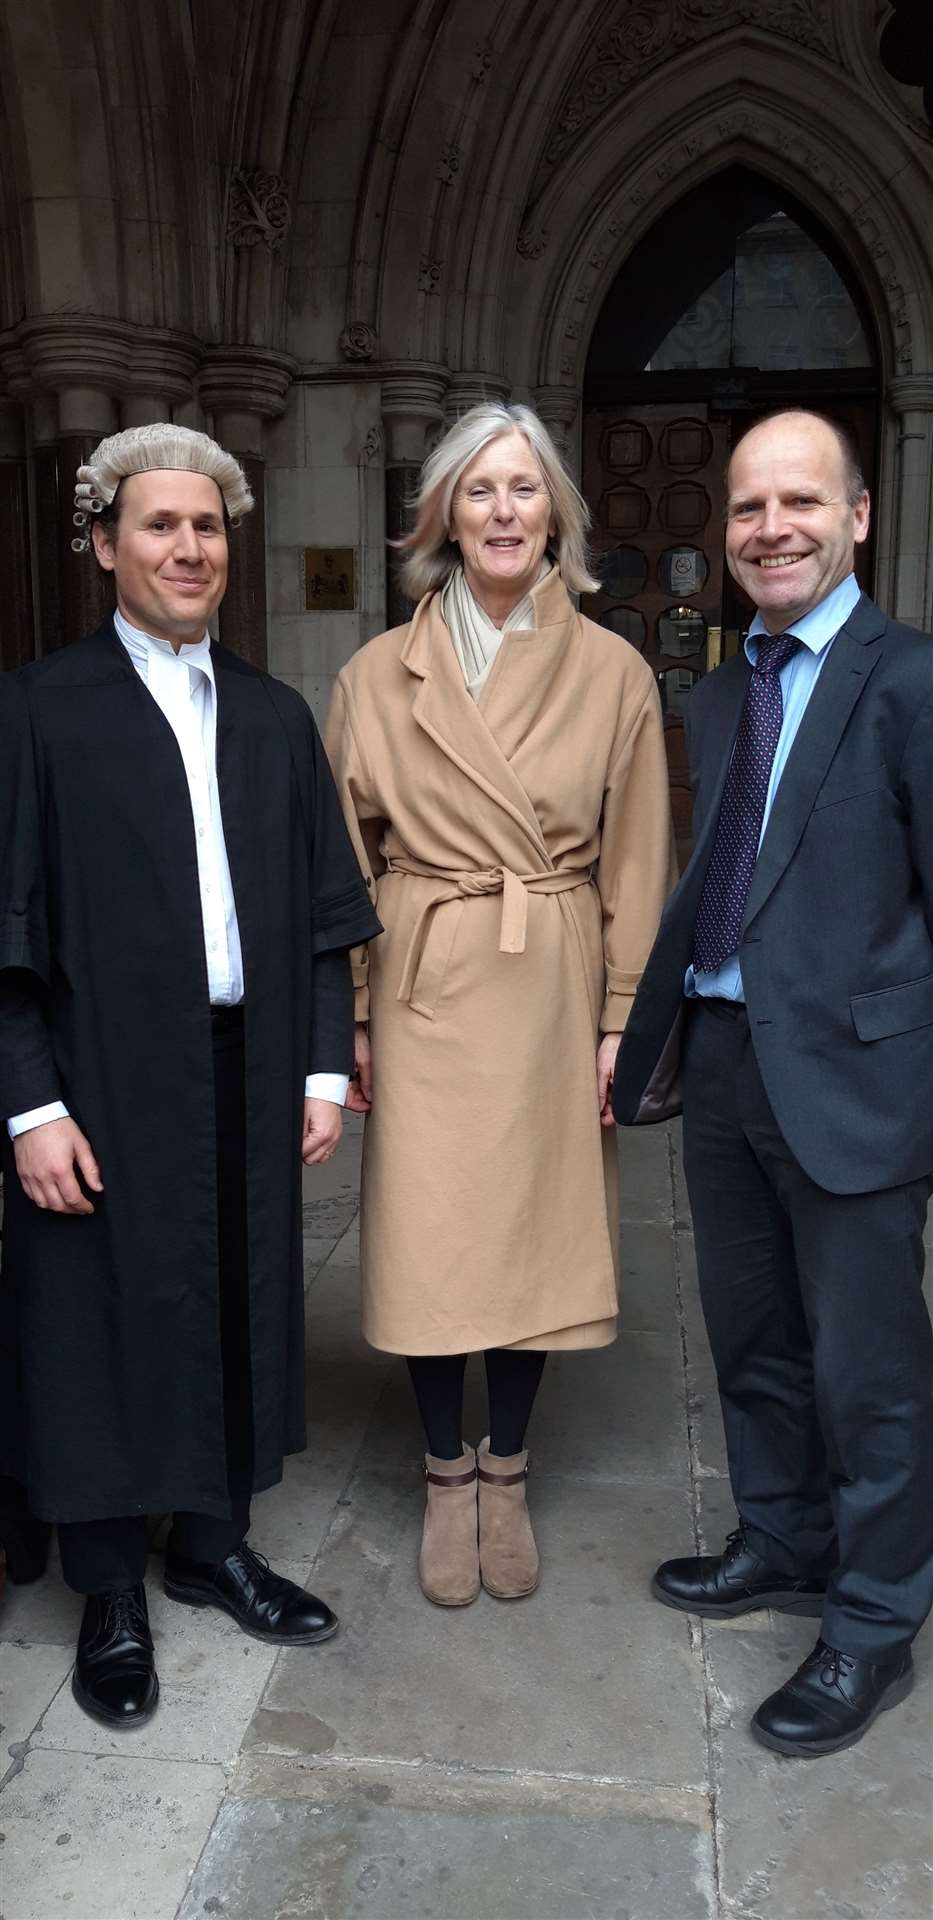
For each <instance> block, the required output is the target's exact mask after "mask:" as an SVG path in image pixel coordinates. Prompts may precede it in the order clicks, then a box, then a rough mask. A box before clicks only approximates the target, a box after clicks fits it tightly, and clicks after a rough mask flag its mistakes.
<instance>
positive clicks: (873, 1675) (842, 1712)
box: [752, 1640, 914, 1759]
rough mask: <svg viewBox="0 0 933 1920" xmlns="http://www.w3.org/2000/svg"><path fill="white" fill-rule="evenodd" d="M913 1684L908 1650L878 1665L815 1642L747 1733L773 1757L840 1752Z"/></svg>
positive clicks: (903, 1696) (851, 1744)
mask: <svg viewBox="0 0 933 1920" xmlns="http://www.w3.org/2000/svg"><path fill="white" fill-rule="evenodd" d="M913 1684H914V1668H913V1661H912V1659H911V1656H910V1649H909V1648H908V1649H907V1652H906V1653H902V1654H901V1655H900V1657H899V1658H898V1659H897V1660H889V1661H886V1662H885V1663H884V1664H883V1665H881V1664H880V1663H879V1664H874V1663H873V1662H872V1661H871V1660H857V1659H856V1658H855V1655H854V1654H851V1653H839V1652H838V1651H837V1649H836V1648H835V1647H828V1646H827V1645H826V1642H825V1640H818V1641H817V1643H816V1646H815V1647H814V1649H813V1652H812V1653H811V1654H809V1655H808V1657H807V1659H806V1660H805V1661H804V1663H803V1666H802V1667H798V1668H797V1672H796V1673H795V1674H794V1675H793V1678H792V1679H790V1680H788V1681H787V1682H786V1684H785V1685H784V1686H783V1687H779V1688H778V1690H777V1693H772V1694H771V1695H770V1696H769V1698H768V1699H767V1700H765V1701H763V1702H762V1705H761V1706H760V1707H759V1709H758V1712H757V1713H756V1714H755V1717H754V1719H753V1720H752V1732H753V1734H754V1735H755V1738H756V1740H760V1741H761V1744H762V1746H764V1747H773V1748H774V1750H775V1752H776V1753H794V1754H799V1756H800V1757H801V1759H811V1758H815V1757H816V1756H818V1755H819V1754H821V1753H841V1752H842V1749H843V1747H853V1746H854V1745H855V1742H856V1740H861V1738H862V1735H863V1733H867V1732H868V1729H869V1727H870V1726H871V1723H872V1721H873V1720H877V1718H878V1715H879V1713H886V1712H887V1710H888V1708H889V1707H896V1706H897V1704H898V1702H899V1701H901V1700H906V1698H907V1695H908V1694H909V1692H910V1689H911V1687H912V1686H913Z"/></svg>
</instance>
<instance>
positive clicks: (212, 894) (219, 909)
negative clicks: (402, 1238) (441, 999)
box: [7, 613, 349, 1139]
mask: <svg viewBox="0 0 933 1920" xmlns="http://www.w3.org/2000/svg"><path fill="white" fill-rule="evenodd" d="M114 626H115V627H116V630H117V633H118V634H119V636H120V639H121V641H122V643H123V645H124V647H125V648H126V651H127V653H128V654H129V656H130V659H131V660H132V662H133V665H134V667H135V668H136V672H137V673H138V674H139V677H140V679H141V681H142V682H143V685H144V686H145V687H147V688H148V690H149V692H150V693H151V695H152V698H153V699H154V700H155V702H156V704H157V705H158V706H159V707H160V708H161V710H162V712H163V713H164V715H165V718H166V720H167V721H168V723H169V726H170V727H171V729H172V732H173V733H174V735H175V738H176V740H177V742H178V748H179V752H180V753H181V757H182V763H183V765H184V769H185V775H186V778H187V781H188V792H189V795H190V798H191V814H192V818H193V821H194V832H195V849H196V852H197V861H198V887H199V890H200V895H201V919H202V922H203V926H204V954H205V959H206V961H207V984H208V992H209V994H210V1001H211V1006H212V1007H235V1006H238V1005H239V1004H240V1001H241V1000H242V999H243V953H242V949H241V946H240V931H239V927H238V926H237V917H236V902H235V900H234V897H233V882H232V880H231V878H230V863H229V861H228V859H227V846H226V842H225V840H224V828H223V819H222V817H221V812H220V792H219V789H218V785H217V688H216V685H215V681H214V667H213V662H212V660H211V643H210V639H209V637H208V635H207V634H206V633H205V634H204V635H203V637H202V638H201V639H200V640H198V641H195V642H193V643H191V644H187V645H183V646H182V648H181V650H180V652H178V653H176V652H175V650H174V648H173V647H172V646H171V645H170V644H169V642H168V641H167V640H158V639H156V638H154V637H153V635H152V634H148V633H142V632H140V630H139V628H138V627H131V626H130V624H129V621H128V620H125V619H124V618H123V615H122V614H121V613H115V614H114ZM348 1086H349V1080H348V1078H347V1076H346V1074H342V1073H311V1074H308V1076H307V1078H306V1080H305V1098H306V1099H307V1100H315V1099H316V1100H331V1101H333V1102H334V1104H335V1105H336V1106H343V1104H344V1101H345V1100H346V1097H347V1088H348ZM67 1118H68V1109H67V1107H64V1106H63V1105H62V1103H61V1101H60V1100H55V1101H53V1102H52V1103H51V1104H50V1105H49V1106H46V1107H35V1108H33V1109H32V1111H31V1112H30V1113H18V1114H15V1115H14V1116H13V1118H12V1119H10V1120H8V1121H7V1128H8V1131H9V1133H10V1134H11V1136H12V1137H13V1138H14V1139H15V1137H16V1135H17V1134H18V1133H26V1132H28V1131H29V1129H30V1128H32V1127H39V1126H42V1125H43V1124H44V1123H45V1122H46V1121H47V1120H67Z"/></svg>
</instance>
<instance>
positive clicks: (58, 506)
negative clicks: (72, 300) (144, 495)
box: [18, 314, 136, 653]
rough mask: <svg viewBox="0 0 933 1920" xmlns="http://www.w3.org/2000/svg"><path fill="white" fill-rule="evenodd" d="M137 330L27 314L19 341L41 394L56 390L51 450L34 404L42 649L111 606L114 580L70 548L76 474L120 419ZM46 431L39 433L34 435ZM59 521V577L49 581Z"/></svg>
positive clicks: (45, 421)
mask: <svg viewBox="0 0 933 1920" xmlns="http://www.w3.org/2000/svg"><path fill="white" fill-rule="evenodd" d="M135 338H136V335H135V332H134V329H133V328H132V327H129V326H127V325H126V324H125V323H124V322H123V321H120V320H106V319H99V318H94V319H89V318H87V317H86V316H85V315H82V314H69V315H67V316H64V317H61V318H59V317H58V316H47V317H44V318H41V319H35V320H26V321H24V322H23V324H22V326H21V327H20V328H19V329H18V341H19V345H20V348H21V350H22V353H23V355H24V358H25V362H26V365H27V367H28V370H29V375H30V378H31V381H32V390H33V393H34V394H36V396H37V400H38V397H39V396H44V395H45V394H50V395H57V417H56V423H55V424H56V434H55V441H54V451H53V443H52V440H51V439H50V438H49V437H48V434H49V428H50V425H51V415H50V413H49V411H48V409H47V407H46V406H45V405H37V409H36V413H35V422H34V424H35V430H36V442H37V446H36V551H37V554H38V553H40V552H41V555H42V560H41V563H40V580H39V604H40V617H41V650H42V652H43V653H50V652H51V651H52V650H53V649H54V648H55V647H60V646H65V645H67V644H68V642H69V641H72V640H80V639H81V637H82V635H83V634H85V633H90V632H92V631H93V629H94V628H95V627H98V626H99V625H100V623H101V621H102V619H104V617H105V615H106V614H107V613H109V612H110V611H111V610H112V608H113V606H114V592H113V579H112V576H111V575H110V574H105V573H103V572H102V571H101V569H100V567H99V566H98V565H97V562H96V560H95V559H94V556H93V553H75V552H74V550H73V547H72V541H73V540H74V539H75V538H76V537H77V530H76V528H75V525H74V518H73V516H74V504H73V502H74V488H75V475H76V472H77V469H78V467H79V466H80V465H81V463H82V462H83V461H84V460H86V459H87V457H88V454H89V453H92V452H93V450H94V448H95V447H96V445H97V443H98V441H99V440H101V439H103V437H104V435H105V434H108V433H114V432H115V431H116V429H117V427H118V426H119V424H120V421H119V415H118V409H117V396H118V395H120V394H121V393H122V392H123V390H124V387H125V384H126V379H127V372H128V367H129V361H130V355H131V352H132V349H133V345H134V341H135ZM40 436H45V437H40ZM53 517H54V519H55V520H56V522H57V547H58V583H57V591H56V587H55V585H54V584H53V585H52V586H51V588H50V589H49V588H47V586H46V582H45V578H44V574H45V568H46V565H49V566H51V562H52V545H53V538H54V537H55V536H53V533H52V528H51V525H50V522H51V521H52V519H53Z"/></svg>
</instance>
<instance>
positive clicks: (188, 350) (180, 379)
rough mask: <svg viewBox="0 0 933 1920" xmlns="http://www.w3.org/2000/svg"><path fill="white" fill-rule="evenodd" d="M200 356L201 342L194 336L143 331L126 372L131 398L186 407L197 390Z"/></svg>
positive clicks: (158, 329) (166, 331) (169, 330)
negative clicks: (151, 397)
mask: <svg viewBox="0 0 933 1920" xmlns="http://www.w3.org/2000/svg"><path fill="white" fill-rule="evenodd" d="M201 353H202V347H201V342H200V341H199V340H196V339H195V337H194V335H193V334H185V333H175V332H174V331H172V330H171V329H169V328H162V327H158V328H157V327H147V328H140V329H139V330H138V332H137V334H136V338H135V340H134V342H133V346H132V349H131V353H130V361H129V366H128V369H127V377H126V392H127V394H128V396H132V397H133V398H134V399H135V400H137V401H140V400H142V399H145V398H146V397H147V396H149V395H158V396H159V397H160V398H162V399H164V400H165V401H166V402H167V403H168V405H169V406H171V407H176V406H184V405H185V404H186V403H187V402H188V401H190V399H191V396H192V393H193V390H194V381H195V378H196V375H197V371H198V366H199V363H200V359H201ZM126 424H127V425H129V424H131V423H130V422H126Z"/></svg>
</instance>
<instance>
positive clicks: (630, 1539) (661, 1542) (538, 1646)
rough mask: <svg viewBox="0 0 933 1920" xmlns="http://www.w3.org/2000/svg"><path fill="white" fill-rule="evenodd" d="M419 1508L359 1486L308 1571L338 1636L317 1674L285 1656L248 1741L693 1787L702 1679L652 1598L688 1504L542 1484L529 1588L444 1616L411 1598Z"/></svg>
mask: <svg viewBox="0 0 933 1920" xmlns="http://www.w3.org/2000/svg"><path fill="white" fill-rule="evenodd" d="M423 1498H424V1496H423V1491H422V1485H421V1483H420V1480H419V1479H418V1477H417V1476H416V1475H415V1474H414V1473H412V1474H411V1475H409V1476H404V1475H400V1474H399V1473H398V1471H397V1470H395V1471H394V1472H386V1473H385V1474H384V1475H377V1474H375V1473H373V1472H372V1471H368V1472H361V1473H359V1474H358V1475H357V1476H356V1477H355V1479H354V1481H353V1483H352V1485H351V1488H350V1489H349V1490H348V1495H347V1501H348V1504H346V1505H345V1506H344V1507H343V1508H342V1509H341V1512H340V1515H339V1518H338V1520H337V1522H336V1523H335V1526H334V1528H333V1531H332V1533H331V1536H330V1538H329V1540H328V1542H327V1544H326V1546H325V1548H324V1550H323V1552H322V1554H321V1556H320V1559H319V1561H318V1563H317V1566H316V1568H315V1584H316V1586H319V1587H320V1589H321V1591H322V1592H323V1593H325V1594H326V1595H327V1596H328V1597H329V1598H330V1599H331V1601H332V1603H333V1604H334V1605H335V1606H336V1608H337V1610H338V1612H340V1614H341V1616H342V1618H343V1620H344V1622H345V1627H344V1631H343V1632H342V1633H341V1635H340V1636H339V1637H338V1638H337V1639H336V1640H334V1641H332V1642H330V1643H329V1644H328V1645H327V1646H324V1647H321V1648H320V1649H319V1652H318V1654H317V1656H316V1658H315V1661H314V1664H313V1668H312V1667H311V1666H310V1665H309V1663H308V1662H307V1660H302V1659H300V1658H299V1655H298V1653H297V1652H285V1653H283V1654H282V1656H281V1657H280V1659H279V1661H278V1663H277V1666H276V1669H275V1672H274V1674H273V1676H272V1679H271V1680H270V1683H269V1686H268V1688H267V1689H266V1694H265V1697H264V1701H263V1707H262V1709H261V1711H260V1713H259V1715H258V1716H257V1720H256V1722H255V1723H254V1726H253V1728H252V1730H251V1733H250V1735H249V1736H248V1742H253V1743H256V1744H261V1745H263V1746H273V1747H276V1748H278V1749H279V1750H285V1751H292V1752H301V1751H304V1752H312V1753H320V1752H331V1753H336V1754H340V1755H351V1756H355V1755H361V1754H369V1755H371V1756H373V1757H378V1758H380V1759H387V1758H392V1759H396V1760H406V1761H413V1760H419V1759H422V1758H428V1759H430V1760H433V1761H436V1762H438V1763H441V1764H449V1765H453V1766H457V1767H462V1766H471V1767H480V1768H483V1767H490V1766H491V1767H497V1768H504V1769H508V1770H523V1769H530V1770H532V1771H535V1772H540V1773H549V1772H558V1773H563V1772H566V1771H568V1770H569V1771H578V1770H579V1771H583V1772H586V1773H588V1774H593V1775H597V1776H602V1775H609V1776H611V1777H613V1778H624V1779H628V1780H631V1781H634V1782H638V1781H650V1782H658V1783H671V1784H677V1785H684V1784H691V1785H692V1784H698V1785H702V1784H703V1782H704V1781H705V1778H706V1739H705V1728H704V1717H703V1696H702V1675H701V1671H700V1668H699V1665H698V1663H697V1662H696V1660H695V1658H694V1656H693V1655H692V1653H691V1649H690V1644H689V1636H688V1631H687V1624H686V1622H685V1621H683V1620H680V1619H676V1618H675V1620H674V1621H673V1624H672V1621H671V1618H670V1616H669V1615H667V1614H665V1613H664V1612H663V1610H662V1609H661V1608H659V1607H658V1606H657V1605H656V1604H655V1603H654V1602H653V1601H652V1600H651V1598H650V1594H649V1591H648V1573H649V1571H650V1569H651V1568H652V1567H653V1565H654V1562H655V1559H656V1557H660V1552H661V1548H662V1546H666V1544H667V1542H668V1541H669V1540H670V1538H671V1536H672V1533H673V1534H674V1535H676V1534H677V1533H678V1532H680V1531H682V1530H684V1529H685V1528H686V1526H687V1515H686V1510H685V1508H686V1503H685V1498H684V1495H683V1494H682V1493H680V1492H678V1491H676V1490H671V1489H668V1488H664V1487H658V1488H647V1489H646V1488H642V1487H629V1488H626V1490H625V1494H624V1503H623V1501H622V1500H620V1494H619V1491H618V1490H617V1489H615V1488H613V1487H600V1486H594V1485H586V1486H582V1487H581V1486H577V1485H574V1484H572V1483H569V1482H563V1481H559V1480H548V1479H544V1480H542V1481H540V1482H539V1483H538V1484H537V1486H536V1488H535V1494H534V1513H535V1526H536V1532H537V1536H538V1541H539V1545H540V1548H541V1555H542V1565H543V1570H544V1572H543V1579H542V1584H541V1587H540V1588H539V1590H538V1592H537V1593H535V1594H532V1595H531V1596H530V1598H529V1599H527V1600H524V1601H521V1602H518V1603H513V1604H511V1605H510V1604H509V1603H508V1602H501V1601H495V1600H493V1599H491V1598H490V1597H489V1596H488V1595H486V1594H482V1595H481V1596H480V1598H479V1600H478V1601H477V1602H476V1603H475V1605H473V1606H472V1607H465V1608H458V1609H456V1610H453V1609H451V1610H448V1609H445V1608H440V1607H431V1606H430V1605H429V1604H428V1603H427V1602H426V1601H425V1600H424V1598H423V1596H422V1595H421V1593H420V1590H419V1588H418V1586H417V1581H416V1577H415V1562H416V1557H417V1548H418V1540H419V1537H420V1528H421V1515H422V1511H423ZM280 1714H284V1715H285V1716H286V1718H285V1719H284V1721H282V1722H281V1723H279V1722H278V1720H277V1716H278V1715H280ZM302 1716H305V1717H306V1721H305V1720H304V1719H303V1717H302Z"/></svg>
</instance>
